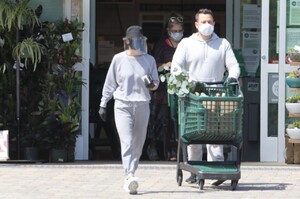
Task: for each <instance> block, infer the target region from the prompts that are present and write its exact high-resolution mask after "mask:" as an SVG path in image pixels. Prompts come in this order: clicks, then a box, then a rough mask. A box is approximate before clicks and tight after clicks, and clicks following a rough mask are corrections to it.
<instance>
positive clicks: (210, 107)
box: [178, 85, 243, 143]
mask: <svg viewBox="0 0 300 199" xmlns="http://www.w3.org/2000/svg"><path fill="white" fill-rule="evenodd" d="M228 89H230V86H228V85H227V86H225V85H222V86H218V85H214V86H211V85H210V86H208V85H207V86H206V90H207V91H208V95H206V94H201V95H200V96H197V95H195V94H193V93H189V94H188V95H186V96H185V97H179V98H178V105H179V106H178V113H179V125H180V135H181V140H182V141H183V142H184V143H190V142H198V141H200V142H205V141H208V142H209V141H211V142H235V141H237V140H241V137H242V115H243V94H242V92H241V90H240V89H239V88H238V91H237V92H236V94H234V95H233V94H232V93H231V92H228Z"/></svg>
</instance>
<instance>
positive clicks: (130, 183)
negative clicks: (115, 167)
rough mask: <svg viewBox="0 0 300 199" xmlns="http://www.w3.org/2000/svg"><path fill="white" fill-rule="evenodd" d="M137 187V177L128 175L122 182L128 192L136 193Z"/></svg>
mask: <svg viewBox="0 0 300 199" xmlns="http://www.w3.org/2000/svg"><path fill="white" fill-rule="evenodd" d="M138 187H139V183H138V181H137V178H135V177H128V178H126V180H125V183H124V189H125V191H127V192H129V194H137V188H138Z"/></svg>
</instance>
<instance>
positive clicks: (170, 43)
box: [149, 13, 184, 160]
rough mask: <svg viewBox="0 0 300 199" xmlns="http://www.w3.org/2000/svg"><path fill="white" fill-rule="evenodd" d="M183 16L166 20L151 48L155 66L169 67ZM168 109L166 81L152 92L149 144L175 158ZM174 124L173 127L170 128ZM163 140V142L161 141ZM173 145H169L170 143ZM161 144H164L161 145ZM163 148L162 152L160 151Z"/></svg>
mask: <svg viewBox="0 0 300 199" xmlns="http://www.w3.org/2000/svg"><path fill="white" fill-rule="evenodd" d="M183 26H184V23H183V17H182V15H180V14H177V13H172V14H171V15H170V16H169V17H168V19H167V22H166V29H165V34H164V35H165V36H164V38H162V39H161V40H160V41H158V42H157V43H156V44H155V45H154V48H153V52H152V54H153V56H154V58H155V61H156V63H157V66H158V67H159V66H165V67H171V62H172V58H173V54H174V53H175V50H176V47H177V45H178V44H179V42H180V41H181V39H182V37H183V31H184V29H183V28H184V27H183ZM170 124H171V120H170V110H169V108H168V93H167V85H166V83H161V84H160V86H159V87H158V89H157V90H156V91H155V92H154V93H153V101H152V104H151V119H150V125H149V137H150V139H151V142H152V143H150V145H149V146H156V149H158V154H159V155H160V158H165V159H167V160H176V146H177V144H176V137H177V135H176V132H177V131H176V128H177V126H176V124H175V123H174V125H170ZM171 126H174V127H175V128H171ZM161 141H163V144H162V143H161ZM171 142H173V143H171ZM153 143H155V144H153ZM172 144H173V145H174V147H171V145H172ZM162 145H164V146H163V147H162ZM162 148H163V152H162Z"/></svg>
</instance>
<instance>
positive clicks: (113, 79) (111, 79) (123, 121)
mask: <svg viewBox="0 0 300 199" xmlns="http://www.w3.org/2000/svg"><path fill="white" fill-rule="evenodd" d="M146 39H147V38H146V37H144V35H143V34H142V28H141V27H140V26H130V27H129V28H128V29H127V31H126V37H124V38H123V40H124V47H125V51H123V52H121V53H118V54H116V55H115V56H114V57H113V59H112V62H111V64H110V67H109V70H108V73H107V76H106V80H105V83H104V86H103V91H102V98H101V102H100V110H99V114H100V117H101V119H102V120H104V121H105V120H106V109H105V108H106V105H107V103H108V101H109V100H110V99H111V98H112V97H114V100H115V105H114V113H115V114H114V115H115V123H116V127H117V131H118V134H119V137H120V142H121V155H122V164H123V168H124V170H125V175H126V179H125V183H124V189H125V190H126V191H128V192H129V193H130V194H137V188H138V182H137V178H136V177H135V171H136V169H137V168H138V163H139V159H140V156H141V154H142V150H143V145H144V142H145V138H146V134H147V125H148V120H149V115H150V108H149V103H150V99H151V97H150V91H153V90H155V89H157V87H158V85H159V79H158V73H157V70H156V63H155V60H154V58H153V57H152V56H151V55H149V54H147V44H146Z"/></svg>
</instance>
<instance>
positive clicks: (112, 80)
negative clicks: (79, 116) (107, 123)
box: [100, 56, 118, 108]
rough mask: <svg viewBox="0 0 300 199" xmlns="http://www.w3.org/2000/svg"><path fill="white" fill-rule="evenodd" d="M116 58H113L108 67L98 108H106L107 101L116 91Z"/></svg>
mask: <svg viewBox="0 0 300 199" xmlns="http://www.w3.org/2000/svg"><path fill="white" fill-rule="evenodd" d="M116 63H117V62H116V56H114V57H113V59H112V62H111V64H110V66H109V69H108V72H107V75H106V79H105V82H104V86H103V90H102V98H101V102H100V106H101V107H104V108H106V105H107V103H108V101H109V100H110V99H111V98H112V96H113V93H114V91H115V90H116V88H117V86H118V84H117V78H116V75H117V73H116V71H117V64H116Z"/></svg>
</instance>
